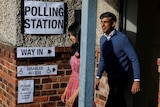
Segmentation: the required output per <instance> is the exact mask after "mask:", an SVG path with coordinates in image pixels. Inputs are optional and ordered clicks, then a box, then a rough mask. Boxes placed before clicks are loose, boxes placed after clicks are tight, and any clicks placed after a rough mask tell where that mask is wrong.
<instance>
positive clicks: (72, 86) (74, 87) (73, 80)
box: [61, 23, 80, 107]
mask: <svg viewBox="0 0 160 107" xmlns="http://www.w3.org/2000/svg"><path fill="white" fill-rule="evenodd" d="M68 31H69V38H70V40H71V41H72V42H73V44H72V51H71V59H70V64H71V69H72V73H71V75H70V78H69V82H68V85H67V87H66V88H65V91H64V93H63V94H62V96H61V100H62V102H63V103H66V106H67V107H78V93H79V71H80V24H78V23H73V24H72V25H71V26H70V27H69V29H68Z"/></svg>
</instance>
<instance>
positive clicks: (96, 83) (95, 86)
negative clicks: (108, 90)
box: [94, 78, 100, 90]
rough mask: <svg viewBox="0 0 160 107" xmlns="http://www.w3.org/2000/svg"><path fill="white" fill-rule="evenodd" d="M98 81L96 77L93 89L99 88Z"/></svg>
mask: <svg viewBox="0 0 160 107" xmlns="http://www.w3.org/2000/svg"><path fill="white" fill-rule="evenodd" d="M99 83H100V81H99V78H96V80H95V83H94V89H95V90H99Z"/></svg>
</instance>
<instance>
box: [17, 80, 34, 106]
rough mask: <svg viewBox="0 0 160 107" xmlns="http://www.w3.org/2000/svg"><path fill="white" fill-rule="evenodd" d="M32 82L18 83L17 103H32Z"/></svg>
mask: <svg viewBox="0 0 160 107" xmlns="http://www.w3.org/2000/svg"><path fill="white" fill-rule="evenodd" d="M33 92H34V81H33V80H19V81H18V103H29V102H33Z"/></svg>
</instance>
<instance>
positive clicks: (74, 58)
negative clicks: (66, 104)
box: [66, 52, 80, 107]
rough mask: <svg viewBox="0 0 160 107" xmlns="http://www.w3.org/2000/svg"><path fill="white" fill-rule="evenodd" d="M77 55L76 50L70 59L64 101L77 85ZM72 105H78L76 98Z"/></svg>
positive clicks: (78, 68)
mask: <svg viewBox="0 0 160 107" xmlns="http://www.w3.org/2000/svg"><path fill="white" fill-rule="evenodd" d="M77 56H79V53H78V52H76V53H75V54H74V55H73V56H72V57H71V59H70V65H71V69H72V73H71V75H70V78H69V82H68V88H67V91H66V101H67V100H68V99H69V98H70V97H71V96H72V95H73V93H74V92H75V91H76V89H77V88H78V87H79V71H80V58H78V57H77ZM72 107H78V99H76V100H75V102H74V104H73V106H72Z"/></svg>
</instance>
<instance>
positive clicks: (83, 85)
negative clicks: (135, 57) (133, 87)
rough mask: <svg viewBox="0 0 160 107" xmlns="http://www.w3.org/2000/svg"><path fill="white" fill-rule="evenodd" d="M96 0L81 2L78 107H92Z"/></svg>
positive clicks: (83, 0)
mask: <svg viewBox="0 0 160 107" xmlns="http://www.w3.org/2000/svg"><path fill="white" fill-rule="evenodd" d="M96 13H97V0H82V25H81V66H80V88H79V89H80V90H79V91H80V92H79V105H78V106H79V107H92V102H93V94H94V87H93V84H94V71H95V70H94V69H95V66H94V65H95V38H96Z"/></svg>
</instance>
